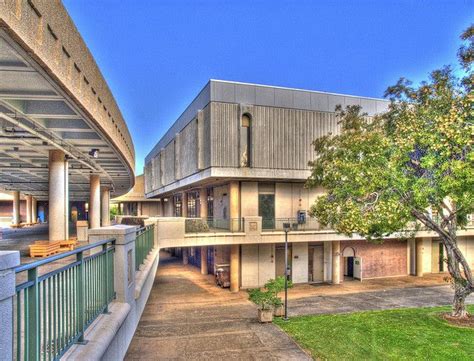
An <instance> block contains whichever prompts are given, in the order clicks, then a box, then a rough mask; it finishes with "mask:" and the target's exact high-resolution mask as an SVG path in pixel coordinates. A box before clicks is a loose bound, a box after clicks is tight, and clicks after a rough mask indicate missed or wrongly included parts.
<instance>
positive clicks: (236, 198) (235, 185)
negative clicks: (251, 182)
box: [229, 181, 240, 231]
mask: <svg viewBox="0 0 474 361" xmlns="http://www.w3.org/2000/svg"><path fill="white" fill-rule="evenodd" d="M229 217H230V230H231V231H238V230H239V228H240V184H239V182H238V181H232V182H230V183H229Z"/></svg>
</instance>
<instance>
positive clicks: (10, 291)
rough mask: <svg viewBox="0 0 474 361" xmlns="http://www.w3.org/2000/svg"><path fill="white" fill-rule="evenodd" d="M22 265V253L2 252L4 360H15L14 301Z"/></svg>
mask: <svg viewBox="0 0 474 361" xmlns="http://www.w3.org/2000/svg"><path fill="white" fill-rule="evenodd" d="M19 265H20V252H18V251H0V275H1V287H0V320H2V327H0V350H2V355H1V359H2V360H13V359H14V355H13V329H14V327H13V319H14V316H13V299H14V297H15V267H17V266H19Z"/></svg>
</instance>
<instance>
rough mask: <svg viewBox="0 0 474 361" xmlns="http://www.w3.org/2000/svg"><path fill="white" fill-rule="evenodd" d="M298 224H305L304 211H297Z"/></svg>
mask: <svg viewBox="0 0 474 361" xmlns="http://www.w3.org/2000/svg"><path fill="white" fill-rule="evenodd" d="M296 217H297V220H298V224H305V223H306V211H298V213H297V215H296Z"/></svg>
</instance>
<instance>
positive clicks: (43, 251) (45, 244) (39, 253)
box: [30, 241, 61, 257]
mask: <svg viewBox="0 0 474 361" xmlns="http://www.w3.org/2000/svg"><path fill="white" fill-rule="evenodd" d="M60 250H61V242H59V241H55V242H49V241H36V242H35V243H34V244H32V245H30V257H47V256H51V255H53V254H56V253H59V252H60Z"/></svg>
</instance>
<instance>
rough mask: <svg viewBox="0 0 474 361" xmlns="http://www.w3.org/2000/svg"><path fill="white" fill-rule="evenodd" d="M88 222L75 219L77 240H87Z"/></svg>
mask: <svg viewBox="0 0 474 361" xmlns="http://www.w3.org/2000/svg"><path fill="white" fill-rule="evenodd" d="M88 230H89V222H87V221H77V222H76V234H77V241H78V242H87V241H88V240H89V238H88V236H89V232H88Z"/></svg>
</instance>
